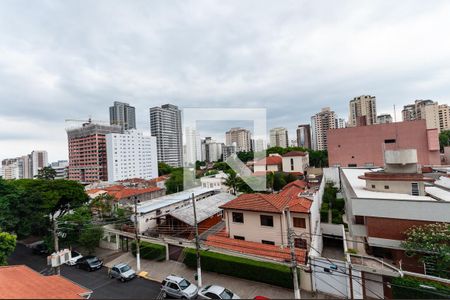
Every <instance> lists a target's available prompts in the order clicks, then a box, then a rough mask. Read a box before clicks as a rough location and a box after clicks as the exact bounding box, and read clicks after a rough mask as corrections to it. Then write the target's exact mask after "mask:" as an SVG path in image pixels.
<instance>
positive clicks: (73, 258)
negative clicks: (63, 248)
mask: <svg viewBox="0 0 450 300" xmlns="http://www.w3.org/2000/svg"><path fill="white" fill-rule="evenodd" d="M70 254H71V258H70V259H69V260H68V261H67V262H66V265H68V266H75V265H76V264H77V261H78V260H79V259H80V258H82V257H83V255H81V253H80V252H77V251H70Z"/></svg>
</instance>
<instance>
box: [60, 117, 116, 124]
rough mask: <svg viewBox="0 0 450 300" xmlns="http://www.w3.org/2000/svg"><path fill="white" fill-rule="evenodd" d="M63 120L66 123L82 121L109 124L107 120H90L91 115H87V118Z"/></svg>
mask: <svg viewBox="0 0 450 300" xmlns="http://www.w3.org/2000/svg"><path fill="white" fill-rule="evenodd" d="M65 122H66V123H70V122H77V123H83V124H90V123H96V124H106V125H109V122H107V121H101V120H92V119H91V117H89V118H88V119H87V120H78V119H65Z"/></svg>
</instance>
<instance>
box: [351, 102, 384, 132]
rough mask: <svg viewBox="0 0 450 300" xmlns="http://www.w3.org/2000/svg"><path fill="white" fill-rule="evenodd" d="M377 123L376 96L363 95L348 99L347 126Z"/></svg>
mask: <svg viewBox="0 0 450 300" xmlns="http://www.w3.org/2000/svg"><path fill="white" fill-rule="evenodd" d="M376 123H377V104H376V98H375V97H374V96H370V95H363V96H359V97H355V98H353V100H350V115H349V118H348V125H349V127H356V126H365V125H373V124H376Z"/></svg>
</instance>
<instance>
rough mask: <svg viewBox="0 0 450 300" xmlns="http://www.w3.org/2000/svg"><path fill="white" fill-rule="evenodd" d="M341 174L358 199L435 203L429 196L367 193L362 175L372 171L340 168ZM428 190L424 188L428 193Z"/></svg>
mask: <svg viewBox="0 0 450 300" xmlns="http://www.w3.org/2000/svg"><path fill="white" fill-rule="evenodd" d="M341 170H342V172H343V173H344V176H345V178H347V180H348V182H349V183H350V185H351V187H352V189H353V192H354V193H355V195H356V197H358V198H369V199H384V200H406V201H408V200H409V201H411V200H415V201H436V199H434V198H432V197H430V196H412V195H409V194H400V193H386V192H376V191H369V190H367V189H366V181H365V180H364V179H362V178H361V177H363V175H364V174H366V173H369V172H374V170H373V169H367V168H361V169H360V168H342V169H341ZM428 189H429V188H426V191H427V192H428ZM441 200H447V201H450V198H446V199H445V198H444V199H441Z"/></svg>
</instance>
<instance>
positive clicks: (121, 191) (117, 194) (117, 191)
mask: <svg viewBox="0 0 450 300" xmlns="http://www.w3.org/2000/svg"><path fill="white" fill-rule="evenodd" d="M159 190H161V188H159V187H148V188H129V187H125V186H123V185H113V186H110V187H105V188H100V189H91V190H89V191H87V194H88V195H91V196H94V197H95V196H98V195H101V194H105V193H106V194H108V195H111V196H113V197H114V198H116V200H120V199H124V198H129V197H132V196H137V195H142V194H145V193H151V192H156V191H159Z"/></svg>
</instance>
